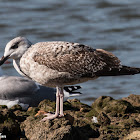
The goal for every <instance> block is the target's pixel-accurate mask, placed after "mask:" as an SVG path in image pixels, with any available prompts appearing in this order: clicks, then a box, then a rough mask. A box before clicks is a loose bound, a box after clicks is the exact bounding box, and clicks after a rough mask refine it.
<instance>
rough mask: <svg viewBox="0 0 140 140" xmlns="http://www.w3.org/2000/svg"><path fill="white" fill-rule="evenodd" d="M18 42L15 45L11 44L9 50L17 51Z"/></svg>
mask: <svg viewBox="0 0 140 140" xmlns="http://www.w3.org/2000/svg"><path fill="white" fill-rule="evenodd" d="M18 44H19V43H18V42H17V43H16V44H13V45H12V46H11V49H17V48H18Z"/></svg>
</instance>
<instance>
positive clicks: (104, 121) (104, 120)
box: [97, 112, 111, 125]
mask: <svg viewBox="0 0 140 140" xmlns="http://www.w3.org/2000/svg"><path fill="white" fill-rule="evenodd" d="M97 120H98V123H99V124H101V125H109V124H110V123H111V120H110V118H109V117H108V116H107V115H106V114H105V113H104V112H101V113H100V114H99V116H98V117H97Z"/></svg>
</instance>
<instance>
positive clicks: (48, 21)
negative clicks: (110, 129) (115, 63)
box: [0, 0, 140, 104]
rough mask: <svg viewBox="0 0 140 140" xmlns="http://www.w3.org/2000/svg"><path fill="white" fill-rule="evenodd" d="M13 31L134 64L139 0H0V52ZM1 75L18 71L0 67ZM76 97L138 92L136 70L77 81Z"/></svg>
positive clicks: (138, 49)
mask: <svg viewBox="0 0 140 140" xmlns="http://www.w3.org/2000/svg"><path fill="white" fill-rule="evenodd" d="M17 36H25V37H27V38H28V39H29V40H30V41H31V42H33V43H36V42H40V41H58V40H59V41H72V42H79V43H83V44H87V45H89V46H92V47H93V48H103V49H105V50H108V51H111V52H112V53H114V54H115V55H116V56H118V57H119V58H120V59H121V61H122V64H125V65H129V66H136V67H140V1H139V0H133V1H130V0H124V1H122V0H117V1H115V0H94V1H93V0H92V1H91V0H86V1H85V0H76V1H68V0H67V1H66V0H61V1H60V0H59V1H58V0H53V1H52V0H48V1H46V0H28V1H27V0H20V1H19V0H11V1H10V0H1V2H0V56H2V55H3V51H4V47H5V45H6V43H7V42H8V41H9V40H11V39H13V38H14V37H17ZM2 69H3V71H4V73H5V74H7V75H18V73H17V72H16V71H15V70H14V68H13V67H12V66H11V65H10V66H3V67H2ZM81 86H82V87H83V88H82V90H81V91H82V92H83V93H84V94H83V95H81V96H80V97H79V99H80V100H81V101H82V102H84V103H87V104H91V103H92V102H93V100H94V99H95V98H97V97H99V96H101V95H109V96H112V97H114V98H116V99H118V98H121V97H125V96H128V95H129V94H132V93H133V94H139V93H140V75H135V76H122V77H120V76H119V77H103V78H99V79H97V80H94V81H88V82H86V83H83V84H81Z"/></svg>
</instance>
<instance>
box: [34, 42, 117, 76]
mask: <svg viewBox="0 0 140 140" xmlns="http://www.w3.org/2000/svg"><path fill="white" fill-rule="evenodd" d="M52 44H53V45H52ZM59 44H60V45H59ZM43 45H44V46H42V47H40V49H38V51H37V52H36V53H35V54H34V56H33V59H34V61H35V62H37V63H39V64H40V65H45V66H47V67H48V68H50V69H52V70H57V71H59V72H68V73H70V74H71V75H72V76H76V77H77V76H78V77H79V78H80V77H86V76H87V77H90V78H91V77H95V76H96V72H98V71H101V70H103V69H104V68H108V70H110V69H112V68H116V67H117V68H119V67H120V60H119V59H118V58H117V57H115V56H114V55H113V54H111V53H108V52H106V51H104V50H101V49H97V50H95V49H92V48H90V47H88V46H86V45H81V44H78V43H76V44H74V43H66V42H48V43H46V44H43ZM60 49H61V50H60Z"/></svg>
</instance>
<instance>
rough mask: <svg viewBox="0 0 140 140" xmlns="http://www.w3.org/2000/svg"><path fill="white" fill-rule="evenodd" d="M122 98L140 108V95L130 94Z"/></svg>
mask: <svg viewBox="0 0 140 140" xmlns="http://www.w3.org/2000/svg"><path fill="white" fill-rule="evenodd" d="M122 99H123V100H125V101H127V102H129V103H130V104H131V105H133V106H135V107H139V108H140V95H134V94H130V95H129V96H128V97H125V98H122Z"/></svg>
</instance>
